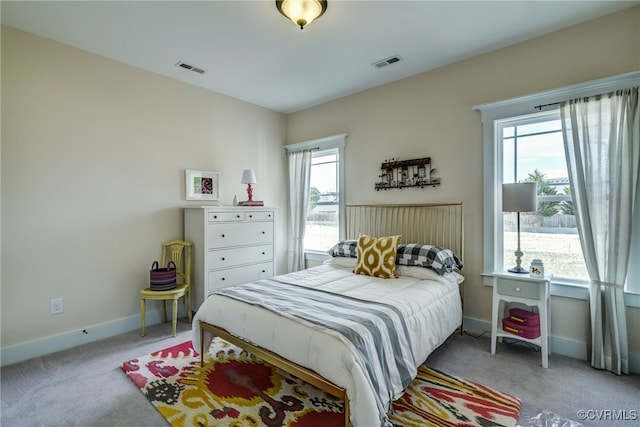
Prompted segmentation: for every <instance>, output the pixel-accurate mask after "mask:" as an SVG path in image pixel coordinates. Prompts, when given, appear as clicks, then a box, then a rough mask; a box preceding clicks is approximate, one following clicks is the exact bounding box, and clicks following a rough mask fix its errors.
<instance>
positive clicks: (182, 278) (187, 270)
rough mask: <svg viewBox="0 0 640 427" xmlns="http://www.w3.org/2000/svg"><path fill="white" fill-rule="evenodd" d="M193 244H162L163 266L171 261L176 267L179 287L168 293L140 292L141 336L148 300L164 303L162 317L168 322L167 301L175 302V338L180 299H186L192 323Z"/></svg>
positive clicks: (186, 306)
mask: <svg viewBox="0 0 640 427" xmlns="http://www.w3.org/2000/svg"><path fill="white" fill-rule="evenodd" d="M192 246H193V245H192V243H191V242H185V241H182V240H171V241H169V242H165V243H163V244H162V262H161V264H160V265H161V266H166V265H167V263H168V262H169V261H173V262H174V263H175V265H176V279H177V281H178V285H177V286H176V287H175V288H174V289H171V290H168V291H152V290H151V288H145V289H143V290H141V291H140V324H141V326H142V332H141V333H140V335H141V336H144V326H145V322H146V317H147V300H158V301H162V315H163V318H164V321H165V322H166V321H167V307H166V305H165V300H173V336H174V337H175V336H176V324H177V323H178V299H179V298H180V297H185V304H184V305H185V309H186V311H187V317H188V318H189V323H191V253H192Z"/></svg>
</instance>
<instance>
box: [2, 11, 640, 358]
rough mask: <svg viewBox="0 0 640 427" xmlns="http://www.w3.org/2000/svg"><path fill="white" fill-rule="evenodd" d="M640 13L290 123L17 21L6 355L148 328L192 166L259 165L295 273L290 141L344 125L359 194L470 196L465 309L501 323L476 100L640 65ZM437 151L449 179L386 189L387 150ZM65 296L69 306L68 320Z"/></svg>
mask: <svg viewBox="0 0 640 427" xmlns="http://www.w3.org/2000/svg"><path fill="white" fill-rule="evenodd" d="M639 22H640V8H634V9H631V10H627V11H624V12H622V13H619V14H615V15H612V16H610V17H605V18H602V19H599V20H597V21H593V22H590V23H587V24H584V25H580V26H577V27H574V28H570V29H568V30H565V31H561V32H558V33H555V34H551V35H548V36H545V37H541V38H538V39H535V40H532V41H529V42H526V43H522V44H518V45H515V46H512V47H510V48H506V49H502V50H500V51H497V52H493V53H490V54H486V55H482V56H479V57H476V58H473V59H470V60H467V61H463V62H460V63H457V64H454V65H451V66H447V67H443V68H441V69H437V70H434V71H431V72H428V73H424V74H421V75H419V76H416V77H412V78H409V79H405V80H403V81H400V82H396V83H393V84H389V85H386V86H383V87H380V88H377V89H373V90H370V91H366V92H362V93H360V94H356V95H353V96H349V97H346V98H343V99H341V100H338V101H335V102H331V103H327V104H324V105H321V106H318V107H316V108H312V109H308V110H305V111H302V112H299V113H295V114H292V115H290V116H288V117H287V118H285V117H284V116H282V115H280V114H278V113H275V112H273V111H269V110H265V109H263V108H259V107H256V106H253V105H250V104H247V103H244V102H241V101H238V100H234V99H232V98H229V97H225V96H223V95H219V94H215V93H211V92H208V91H206V90H203V89H199V88H196V87H193V86H190V85H186V84H183V83H179V82H176V81H173V80H171V79H167V78H164V77H161V76H158V75H155V74H151V73H148V72H145V71H142V70H139V69H136V68H133V67H129V66H126V65H124V64H121V63H118V62H115V61H111V60H107V59H104V58H102V57H98V56H95V55H91V54H88V53H85V52H82V51H79V50H77V49H73V48H70V47H66V46H63V45H60V44H56V43H53V42H50V41H47V40H44V39H42V38H38V37H34V36H31V35H28V34H26V33H22V32H19V31H16V30H13V29H10V28H6V27H3V28H2V87H1V89H2V134H1V136H2V147H1V148H2V164H1V167H2V169H1V172H2V176H1V183H2V198H1V208H2V235H1V238H2V249H1V250H2V252H1V253H2V266H1V267H2V277H1V292H0V297H1V300H2V302H1V310H2V314H1V316H2V317H1V321H2V327H1V339H2V350H3V357H4V354H5V350H7V349H9V350H10V349H13V348H16V347H18V348H22V347H27V348H28V349H33V348H36V349H38V350H41V347H42V346H40V343H42V342H44V343H46V344H47V345H51V343H52V342H55V341H56V340H58V338H60V340H61V341H64V343H63V344H61V345H62V346H71V345H74V344H79V343H81V342H83V340H85V341H86V340H91V339H95V338H96V337H95V335H92V334H94V331H96V333H102V334H108V333H117V332H118V331H119V330H130V329H135V328H136V327H137V322H138V315H139V303H138V290H139V289H140V288H141V287H143V286H145V284H146V281H147V278H148V268H149V265H150V263H151V262H152V261H153V260H154V259H155V258H156V257H157V256H158V248H159V245H160V243H161V242H162V241H163V240H166V239H170V238H175V237H176V236H181V235H182V213H181V209H180V208H181V207H183V206H186V205H193V204H196V205H197V204H198V202H189V203H187V202H186V201H184V182H183V170H184V169H185V168H192V169H202V170H213V171H218V172H220V178H221V192H222V202H223V203H224V204H230V203H231V201H232V199H233V195H234V194H238V196H239V197H241V196H242V195H243V192H244V188H243V186H242V185H241V184H239V180H240V173H241V170H242V169H243V168H245V167H253V168H254V169H255V170H256V174H257V178H258V184H257V186H256V190H255V196H256V198H257V199H264V200H266V201H267V203H268V204H270V205H276V206H279V207H280V213H281V215H280V220H279V221H278V238H279V241H280V243H281V244H280V245H278V271H279V272H283V271H284V268H285V265H284V261H285V256H284V242H285V240H284V235H285V231H286V229H285V220H284V218H283V216H284V215H286V188H287V185H286V172H285V171H286V164H285V158H284V155H283V150H282V144H284V143H292V142H298V141H303V140H307V139H313V138H319V137H324V136H328V135H334V134H338V133H342V132H347V133H348V134H349V137H348V140H347V148H346V160H347V175H346V185H347V188H346V191H347V202H348V203H351V204H354V203H369V202H375V203H411V202H433V201H451V200H461V201H463V202H464V203H465V227H466V230H465V231H466V241H465V246H466V254H465V255H466V258H465V264H466V265H465V272H466V275H467V278H468V279H467V284H466V288H465V289H466V299H465V301H466V305H465V314H466V316H467V317H470V318H475V319H480V320H483V321H488V320H489V318H490V310H491V309H490V302H491V297H490V293H491V290H490V288H487V287H485V286H483V285H482V284H481V279H480V273H481V268H482V227H483V219H482V177H483V167H482V127H481V124H480V115H479V113H478V112H477V111H473V110H472V109H471V107H472V106H473V105H477V104H482V103H486V102H491V101H496V100H500V99H504V98H510V97H514V96H519V95H526V94H529V93H532V92H537V91H542V90H547V89H552V88H556V87H560V86H564V85H569V84H573V83H578V82H583V81H588V80H592V79H597V78H601V77H606V76H610V75H615V74H620V73H625V72H629V71H634V70H638V69H640V52H639V42H638V40H640V25H638V23H639ZM372 72H384V70H380V71H375V70H372ZM336 78H339V77H336ZM423 156H430V157H432V160H433V167H435V168H436V169H437V170H438V172H437V175H438V176H440V177H441V178H442V185H441V186H440V187H438V188H435V189H434V188H428V189H425V190H403V191H387V192H375V191H374V189H373V184H374V182H375V181H376V180H377V174H378V167H379V165H380V163H381V162H382V161H383V160H385V159H388V158H390V157H397V158H401V159H409V158H415V157H423ZM57 297H62V298H64V309H65V312H64V314H62V315H58V316H50V315H49V300H50V299H51V298H57ZM552 309H553V312H554V316H555V318H556V319H560V320H562V321H561V322H554V323H553V331H552V332H553V334H554V335H556V336H560V337H567V338H568V339H571V340H577V341H581V342H585V341H586V338H585V337H586V333H587V332H588V327H586V326H585V322H583V320H584V319H586V318H587V314H586V312H587V308H586V303H585V301H582V300H572V299H566V298H554V300H553V303H552ZM564 313H571V314H573V316H563V314H564ZM639 313H640V310H637V309H632V310H630V311H629V320H630V322H631V321H633V322H635V324H637V322H638V319H639V318H640V314H639ZM572 319H573V321H572ZM575 319H579V320H577V321H576V320H575ZM577 322H579V323H577ZM82 329H87V330H88V332H89V336H88V337H87V336H84V335H83V334H82V332H81V331H82ZM631 331H633V329H631ZM631 335H633V334H631ZM639 341H640V339H639V338H638V337H637V336H635V338H634V337H633V336H632V344H631V350H632V351H635V352H640V342H639ZM27 353H28V352H27ZM3 363H4V361H3Z"/></svg>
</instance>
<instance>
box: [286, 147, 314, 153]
mask: <svg viewBox="0 0 640 427" xmlns="http://www.w3.org/2000/svg"><path fill="white" fill-rule="evenodd" d="M319 149H320V147H313V148H300V149H298V150H289V149H288V148H287V147H284V150H285V151H286V152H287V153H297V152H299V151H305V150H309V151H318V150H319Z"/></svg>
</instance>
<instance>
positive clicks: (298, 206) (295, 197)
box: [288, 150, 311, 271]
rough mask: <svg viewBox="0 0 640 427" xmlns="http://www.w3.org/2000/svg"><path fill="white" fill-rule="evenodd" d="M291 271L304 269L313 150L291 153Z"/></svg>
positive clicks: (289, 154)
mask: <svg viewBox="0 0 640 427" xmlns="http://www.w3.org/2000/svg"><path fill="white" fill-rule="evenodd" d="M288 156H289V218H290V219H291V222H290V228H289V271H298V270H302V269H304V229H305V225H306V221H307V204H308V202H309V181H310V178H311V150H302V151H294V152H289V153H288Z"/></svg>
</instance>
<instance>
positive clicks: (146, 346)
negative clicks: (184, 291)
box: [0, 321, 640, 427]
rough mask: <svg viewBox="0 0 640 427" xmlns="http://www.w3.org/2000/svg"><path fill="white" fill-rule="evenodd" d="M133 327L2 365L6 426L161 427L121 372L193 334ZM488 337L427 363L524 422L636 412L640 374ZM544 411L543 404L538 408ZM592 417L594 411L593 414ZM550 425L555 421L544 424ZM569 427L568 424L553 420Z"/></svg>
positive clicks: (627, 423) (457, 339) (624, 424)
mask: <svg viewBox="0 0 640 427" xmlns="http://www.w3.org/2000/svg"><path fill="white" fill-rule="evenodd" d="M178 329H179V332H178V335H177V336H176V337H171V325H170V324H162V325H156V326H151V327H149V328H148V331H147V336H145V337H140V335H139V331H132V332H129V333H126V334H122V335H119V336H117V337H112V338H108V339H105V340H101V341H98V342H95V343H91V344H87V345H83V346H80V347H76V348H74V349H69V350H65V351H62V352H58V353H54V354H51V355H47V356H44V357H39V358H36V359H32V360H29V361H25V362H21V363H17V364H14V365H10V366H6V367H3V368H2V370H1V374H0V375H1V377H0V378H1V380H0V386H1V398H2V407H1V415H0V425H2V426H3V427H14V426H15V427H36V426H43V427H45V426H46V427H58V426H60V427H63V426H64V427H70V426H82V427H102V426H104V427H120V426H122V427H147V426H148V427H156V426H160V427H162V426H166V425H167V423H166V421H165V420H164V418H163V417H162V416H161V415H160V413H158V411H157V410H156V409H155V408H154V407H153V406H152V405H150V404H149V403H148V401H147V400H146V398H145V397H144V396H143V395H142V393H140V391H139V390H138V389H137V388H136V387H132V385H131V381H130V380H129V379H128V378H127V377H126V375H125V374H124V373H123V371H122V369H121V368H120V366H121V365H122V363H123V362H124V361H126V360H130V359H133V358H135V357H138V356H140V355H143V354H148V353H151V352H153V351H156V350H159V349H162V348H166V347H169V346H171V345H176V344H179V343H181V342H184V341H186V340H189V339H191V329H190V325H188V324H187V323H185V322H183V321H181V322H179V324H178ZM489 346H490V344H489V339H488V338H487V337H481V338H474V337H471V336H469V335H465V336H460V335H452V336H451V337H450V338H449V339H448V340H447V342H445V343H444V344H443V345H442V346H441V347H440V348H439V349H437V350H436V351H435V352H434V353H433V354H432V355H431V356H430V357H429V359H428V365H429V366H431V367H433V368H435V369H438V370H441V371H444V372H447V373H450V374H452V375H457V376H459V377H462V378H467V379H469V380H472V381H476V382H479V383H481V384H484V385H486V386H488V387H492V388H495V389H496V390H500V391H502V392H504V393H509V394H511V395H513V396H517V397H519V398H521V399H522V402H523V403H522V410H521V413H520V420H519V425H522V426H529V425H530V426H540V425H545V424H541V423H540V421H539V419H536V418H535V417H536V415H539V414H540V413H542V412H543V411H542V409H544V410H545V411H546V412H547V413H550V414H557V416H559V417H562V418H567V419H573V420H578V413H579V411H581V410H587V411H605V410H609V411H616V410H622V411H627V413H629V411H638V410H639V409H640V408H639V407H638V406H639V404H638V402H639V401H638V396H640V376H638V375H637V374H634V375H631V376H626V375H625V376H620V377H619V376H616V375H613V374H611V373H609V372H603V371H597V370H595V369H592V368H591V367H590V366H589V365H588V363H586V362H584V361H580V360H575V359H571V358H567V357H562V356H558V355H555V354H552V355H551V356H550V358H549V369H542V368H541V367H540V357H539V353H537V352H534V351H532V350H530V349H529V348H528V347H524V346H521V345H515V346H508V345H506V344H500V345H499V347H498V352H497V354H495V355H491V353H490V352H489ZM540 408H542V409H540ZM592 414H593V412H592ZM582 423H583V424H584V425H586V426H615V427H631V426H637V425H638V420H618V421H608V420H603V419H587V420H584V421H582ZM546 425H550V424H546ZM552 425H557V426H562V427H565V426H566V424H560V423H556V424H552Z"/></svg>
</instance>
